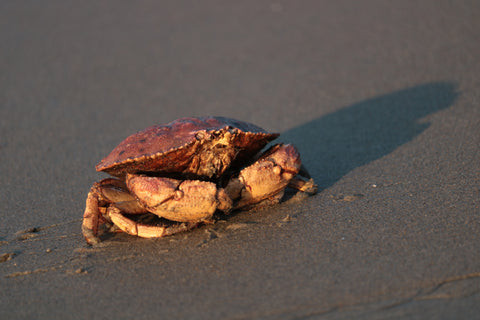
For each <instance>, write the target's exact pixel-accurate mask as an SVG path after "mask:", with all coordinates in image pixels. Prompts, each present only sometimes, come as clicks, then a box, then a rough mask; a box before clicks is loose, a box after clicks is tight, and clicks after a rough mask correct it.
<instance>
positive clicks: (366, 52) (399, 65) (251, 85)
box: [0, 0, 480, 319]
mask: <svg viewBox="0 0 480 320" xmlns="http://www.w3.org/2000/svg"><path fill="white" fill-rule="evenodd" d="M479 16H480V5H479V2H478V1H456V2H451V1H439V0H432V1H429V0H426V1H421V2H418V1H374V0H367V1H353V0H345V1H330V2H326V1H295V2H294V1H289V2H287V1H273V2H269V1H266V2H261V1H238V2H234V1H230V2H225V1H201V2H200V1H191V2H189V1H164V2H160V1H135V2H132V1H102V2H98V1H82V2H78V1H64V0H62V1H21V2H20V1H2V2H1V3H0V43H1V48H2V49H1V50H0V159H1V161H0V179H1V180H0V181H1V183H0V195H1V196H0V197H1V200H2V201H0V318H2V319H52V318H62V319H77V318H78V319H80V318H82V319H86V318H91V319H113V318H116V319H127V318H129V319H131V318H135V319H152V318H155V317H163V318H170V319H172V318H187V319H190V318H191V319H385V318H389V319H453V318H455V319H472V318H474V317H475V316H477V317H478V314H479V313H480V294H479V293H480V254H479V252H480V249H479V248H480V235H479V234H480V233H479V231H480V219H479V218H480V208H479V203H480V201H479V195H480V189H479V186H480V170H479V165H478V164H479V157H480V152H479V150H480V106H479V103H480V77H479V74H480V55H479V52H480V19H478V17H479ZM192 115H222V116H228V117H233V118H238V119H241V120H245V121H249V122H253V123H255V124H257V125H259V126H261V127H264V128H265V129H268V130H271V131H277V132H281V133H282V134H283V135H282V137H281V140H282V141H289V142H292V143H294V144H296V145H297V146H298V147H299V149H300V151H301V153H302V158H303V162H304V163H305V165H306V166H307V167H308V168H309V170H310V172H311V173H312V175H313V176H314V178H315V179H316V181H317V182H318V184H319V186H320V187H321V188H320V192H319V194H318V195H316V196H314V197H311V198H309V199H307V200H306V201H304V202H302V203H296V204H281V205H278V206H275V207H272V208H268V209H264V210H256V211H250V212H240V213H236V214H234V215H232V216H230V217H229V218H228V219H226V220H225V221H222V222H219V223H217V224H215V225H211V226H204V227H201V228H198V229H196V230H194V231H193V232H189V233H184V234H180V235H176V236H172V237H170V238H165V239H159V240H145V239H137V238H134V237H131V236H127V235H124V234H123V235H122V234H117V235H115V236H113V237H111V238H109V239H107V240H106V241H105V242H103V243H102V244H101V245H100V246H98V247H95V248H90V247H88V246H87V245H86V244H85V242H84V240H83V238H82V235H81V232H80V225H81V217H82V214H83V210H84V205H85V198H86V194H87V192H88V190H89V188H90V186H91V184H92V183H93V182H94V181H96V180H99V179H101V178H102V177H105V175H102V174H99V173H97V172H96V171H95V169H94V166H95V164H96V163H97V162H98V161H99V160H100V159H101V158H103V157H104V156H105V155H107V154H108V153H109V152H110V150H111V149H113V147H114V146H116V145H117V144H118V143H119V142H120V141H121V140H122V139H123V138H125V137H126V136H128V135H130V134H132V133H134V132H136V131H138V130H141V129H143V128H145V127H147V126H149V125H152V124H158V123H166V122H169V121H171V120H173V119H176V118H179V117H183V116H192Z"/></svg>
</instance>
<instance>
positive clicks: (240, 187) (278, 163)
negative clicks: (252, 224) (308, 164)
mask: <svg viewBox="0 0 480 320" xmlns="http://www.w3.org/2000/svg"><path fill="white" fill-rule="evenodd" d="M300 167H301V161H300V154H299V153H298V151H297V149H296V148H295V147H294V146H293V145H291V144H286V145H283V144H277V145H275V146H273V147H272V148H270V149H269V150H267V151H266V152H265V153H264V154H263V155H261V157H260V158H259V159H258V160H257V161H256V162H255V163H253V164H252V165H250V166H249V167H247V168H245V169H243V170H242V171H240V173H239V175H238V177H236V178H233V179H231V180H230V181H229V183H228V184H227V186H226V187H225V191H226V192H227V194H228V195H229V196H230V197H231V198H232V199H233V200H237V202H236V204H235V205H234V208H235V209H238V208H244V207H248V206H251V205H254V204H258V203H260V202H264V203H267V204H273V203H276V202H278V201H279V200H280V198H281V197H282V196H283V192H284V189H285V188H286V187H287V185H288V184H289V182H290V181H291V180H292V178H293V177H294V176H296V175H297V173H298V172H299V171H300Z"/></svg>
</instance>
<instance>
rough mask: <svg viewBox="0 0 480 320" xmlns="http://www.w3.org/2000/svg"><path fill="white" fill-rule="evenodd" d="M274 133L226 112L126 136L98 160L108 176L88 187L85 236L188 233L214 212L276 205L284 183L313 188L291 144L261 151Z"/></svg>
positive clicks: (92, 240)
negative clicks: (115, 233)
mask: <svg viewBox="0 0 480 320" xmlns="http://www.w3.org/2000/svg"><path fill="white" fill-rule="evenodd" d="M278 136H279V134H277V133H269V132H267V131H265V130H263V129H262V128H260V127H257V126H255V125H253V124H251V123H247V122H243V121H238V120H234V119H229V118H224V117H196V118H195V117H194V118H181V119H178V120H175V121H172V122H170V123H168V124H166V125H155V126H151V127H149V128H147V129H145V130H143V131H140V132H138V133H136V134H133V135H131V136H129V137H128V138H126V139H125V140H124V141H123V142H121V143H120V144H119V145H118V146H117V147H116V148H115V149H113V151H112V152H111V153H110V154H109V155H108V156H107V157H105V158H104V159H103V160H102V161H100V163H99V164H97V166H96V169H97V171H102V172H106V173H108V174H110V175H111V176H113V177H112V178H106V179H103V180H101V181H99V182H96V183H94V184H93V186H92V188H91V189H90V192H89V193H88V196H87V201H86V208H85V213H84V215H83V223H82V232H83V235H84V236H85V239H86V241H87V242H88V243H89V244H96V243H98V242H100V241H101V240H100V239H101V234H103V233H104V232H107V231H108V230H110V231H111V230H112V229H115V230H117V231H118V230H120V231H123V232H126V233H128V234H131V235H135V236H139V237H143V238H157V237H163V236H167V235H172V234H175V233H178V232H183V231H187V230H190V229H192V228H194V227H196V226H198V225H199V224H202V223H213V222H214V221H215V220H214V219H215V218H214V214H215V213H216V212H223V213H224V214H228V213H230V212H231V211H233V210H248V209H252V208H254V207H262V206H268V205H273V204H276V203H278V202H280V200H281V199H282V197H283V196H284V192H285V189H286V188H287V187H289V188H293V189H294V190H297V195H298V194H301V195H302V196H303V197H305V196H308V195H313V194H315V193H316V192H317V186H316V185H315V183H314V181H313V179H311V178H310V176H309V174H308V172H307V171H306V170H305V168H304V167H303V166H302V164H301V161H300V155H299V153H298V151H297V149H296V148H295V147H294V146H293V145H291V144H276V145H274V146H272V147H270V148H269V149H268V150H266V151H265V152H263V153H262V152H261V150H262V149H263V148H264V147H265V146H266V145H267V144H268V143H269V142H270V141H272V140H274V139H276V138H277V137H278Z"/></svg>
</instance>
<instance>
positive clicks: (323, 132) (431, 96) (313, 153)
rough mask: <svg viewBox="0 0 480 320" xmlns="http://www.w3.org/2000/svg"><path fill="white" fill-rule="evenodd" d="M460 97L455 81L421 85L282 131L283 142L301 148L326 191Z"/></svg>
mask: <svg viewBox="0 0 480 320" xmlns="http://www.w3.org/2000/svg"><path fill="white" fill-rule="evenodd" d="M457 97H458V93H457V91H456V86H455V85H454V84H452V83H447V82H437V83H428V84H424V85H419V86H415V87H412V88H408V89H404V90H401V91H396V92H393V93H390V94H387V95H384V96H380V97H378V98H373V99H369V100H366V101H362V102H359V103H356V104H354V105H351V106H349V107H346V108H343V109H341V110H339V111H337V112H334V113H331V114H328V115H325V116H323V117H321V118H318V119H315V120H313V121H310V122H308V123H306V124H304V125H301V126H299V127H296V128H293V129H291V130H288V131H286V132H284V133H282V136H281V139H280V140H281V141H285V142H287V141H288V142H292V143H294V144H295V145H296V146H297V147H298V148H299V150H300V152H301V154H302V159H303V160H304V162H305V163H306V165H307V167H308V170H309V171H310V173H311V174H312V176H313V177H314V178H315V181H316V182H317V183H318V184H319V187H320V189H323V188H327V187H329V186H331V185H333V184H334V183H335V182H336V181H338V180H339V179H340V178H341V177H343V176H344V175H346V174H347V173H348V172H350V171H351V170H353V169H355V168H357V167H360V166H363V165H365V164H368V163H369V162H371V161H374V160H376V159H379V158H381V157H383V156H385V155H387V154H389V153H391V152H392V151H393V150H395V149H396V148H397V147H399V146H401V145H403V144H404V143H406V142H408V141H410V140H412V139H413V138H415V137H416V136H417V135H419V134H420V133H422V132H423V131H424V130H425V129H426V128H428V127H429V125H430V124H429V123H428V122H421V121H420V119H422V118H423V117H425V116H427V115H430V114H433V113H435V112H438V111H440V110H443V109H446V108H448V107H450V106H451V105H452V104H453V102H454V101H455V99H456V98H457Z"/></svg>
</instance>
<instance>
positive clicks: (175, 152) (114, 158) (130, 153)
mask: <svg viewBox="0 0 480 320" xmlns="http://www.w3.org/2000/svg"><path fill="white" fill-rule="evenodd" d="M278 135H279V134H277V133H268V132H266V131H265V130H263V129H262V128H260V127H257V126H255V125H253V124H251V123H247V122H243V121H238V120H234V119H229V118H223V117H200V118H181V119H178V120H175V121H172V122H170V123H168V124H166V125H155V126H151V127H149V128H147V129H145V130H143V131H140V132H138V133H135V134H133V135H131V136H129V137H128V138H126V139H125V140H124V141H122V142H121V143H120V144H119V145H118V146H117V147H116V148H115V149H113V151H112V152H111V153H110V154H109V155H108V156H107V157H105V158H104V159H103V160H102V161H100V163H99V164H98V165H97V166H96V169H97V171H104V172H107V173H109V174H111V175H113V176H119V177H120V176H123V175H125V174H126V173H135V172H158V173H165V172H170V173H182V174H183V173H186V174H192V175H199V176H208V177H218V176H220V175H221V174H222V173H223V172H225V170H226V169H228V167H229V166H230V165H231V163H232V162H235V161H238V160H239V159H240V160H241V159H245V158H247V157H252V156H253V155H254V154H256V153H257V152H258V151H260V150H261V149H262V148H263V147H264V146H265V145H266V144H267V143H268V142H270V141H271V140H273V139H275V138H277V137H278Z"/></svg>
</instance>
